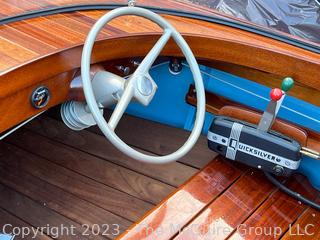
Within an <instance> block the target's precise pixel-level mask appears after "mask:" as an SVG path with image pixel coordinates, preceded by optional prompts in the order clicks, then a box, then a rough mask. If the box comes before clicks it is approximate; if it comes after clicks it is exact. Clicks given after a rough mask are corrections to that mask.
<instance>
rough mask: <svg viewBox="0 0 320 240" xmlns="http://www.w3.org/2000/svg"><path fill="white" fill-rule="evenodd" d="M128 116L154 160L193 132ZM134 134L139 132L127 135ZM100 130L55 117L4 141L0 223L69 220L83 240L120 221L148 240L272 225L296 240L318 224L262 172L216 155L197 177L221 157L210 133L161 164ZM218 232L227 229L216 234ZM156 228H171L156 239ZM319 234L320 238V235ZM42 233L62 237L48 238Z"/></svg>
mask: <svg viewBox="0 0 320 240" xmlns="http://www.w3.org/2000/svg"><path fill="white" fill-rule="evenodd" d="M125 120H126V121H122V122H121V123H120V125H119V134H120V135H122V134H124V135H126V136H127V137H126V141H128V142H129V143H131V144H133V146H134V147H137V148H139V149H140V150H141V148H143V149H144V151H150V152H152V153H153V154H165V153H168V152H170V151H173V150H175V148H176V147H178V145H180V144H181V143H182V142H183V140H184V137H186V136H187V135H188V133H187V132H184V131H182V130H178V129H174V128H171V127H166V126H163V125H160V124H156V123H152V122H149V121H146V120H141V119H137V118H133V117H129V116H127V117H126V119H125ZM128 128H130V129H132V131H133V132H134V131H136V132H135V133H136V134H133V135H131V134H130V136H129V135H128V134H126V133H127V129H128ZM135 128H137V129H135ZM96 132H97V131H96V130H95V129H91V130H90V131H87V130H85V131H82V132H80V133H78V132H74V131H72V130H69V129H67V128H66V127H65V126H64V125H63V124H62V123H61V122H59V121H57V120H56V119H54V118H51V117H48V116H42V117H40V118H38V119H36V120H34V121H32V122H31V123H30V124H28V125H27V126H26V127H25V128H23V129H21V130H19V131H18V132H16V133H14V134H13V135H11V136H9V137H8V138H7V139H6V140H5V142H1V144H0V150H1V151H0V192H1V198H0V199H1V200H0V216H3V218H1V220H0V223H1V224H4V223H8V222H10V223H12V224H13V225H14V226H21V225H25V226H34V227H37V226H41V225H42V224H43V223H48V224H50V225H51V226H57V225H60V224H65V225H66V226H75V227H76V229H77V231H76V234H78V236H80V234H81V233H82V231H83V228H82V227H81V225H82V224H88V225H89V226H90V227H91V228H93V227H94V224H99V225H103V224H111V223H116V224H119V230H120V232H121V233H127V234H125V235H123V236H122V238H123V239H139V240H140V239H170V238H176V239H213V238H212V237H214V239H225V238H227V237H231V238H232V239H234V238H237V239H239V238H240V239H242V238H244V239H251V238H253V237H254V236H253V235H252V234H249V235H248V234H247V235H246V234H243V233H244V231H245V230H243V229H240V228H238V227H239V226H242V227H243V226H248V227H249V226H252V227H254V226H267V227H269V226H270V225H271V224H272V226H275V227H279V229H281V231H283V235H284V236H285V237H286V239H287V237H288V235H289V234H290V233H289V229H290V228H289V224H292V229H293V230H294V229H297V228H301V229H302V230H303V229H304V228H303V226H305V225H307V224H309V223H310V224H312V223H314V224H316V223H317V222H318V220H317V217H318V214H319V213H318V212H317V211H315V210H313V209H310V208H307V207H306V206H304V205H301V204H299V203H298V202H297V201H296V200H293V199H292V198H290V197H288V196H287V195H286V194H284V193H282V192H280V191H278V190H277V189H275V187H274V186H272V185H271V184H270V183H269V182H268V181H267V180H266V179H265V177H264V176H263V175H262V174H261V172H258V171H256V170H255V171H252V170H250V169H246V168H244V167H243V166H240V165H234V164H233V163H232V162H230V161H227V160H224V159H221V158H217V159H216V160H214V161H212V162H211V163H210V164H209V165H207V166H206V167H205V168H204V170H202V171H200V172H199V173H197V172H198V168H202V167H204V165H206V164H207V162H208V161H209V160H210V158H211V159H212V158H214V157H215V156H216V155H215V154H214V153H213V152H211V151H210V150H208V149H207V146H206V139H205V137H203V138H201V139H200V141H199V143H198V145H197V146H196V148H195V149H194V151H193V152H191V153H190V154H189V155H188V156H186V157H185V158H183V159H181V161H179V162H176V163H172V164H168V165H164V166H159V167H158V166H153V165H148V164H141V163H137V162H135V161H133V160H132V159H130V158H127V157H125V156H123V155H122V154H121V153H119V152H118V151H117V150H116V149H114V148H112V147H111V145H110V144H109V143H108V142H107V140H106V139H105V138H104V137H103V136H101V135H100V134H97V133H96ZM146 139H147V142H149V143H148V144H145V143H147V142H146ZM142 151H143V150H142ZM200 158H202V159H207V160H206V162H205V161H203V160H202V161H201V159H200ZM135 164H137V165H136V166H135ZM193 174H196V175H195V176H194V177H192V178H191V179H190V180H188V179H189V178H190V177H191V176H192V175H193ZM182 183H184V184H183V185H182V186H181V187H179V188H177V186H180V185H181V184H182ZM288 184H289V186H290V187H292V188H293V189H294V190H297V191H299V192H300V193H301V194H303V195H305V196H307V197H309V198H314V197H316V196H317V195H318V193H317V192H316V191H314V190H313V189H312V188H311V186H310V185H309V184H308V182H307V181H306V179H305V178H302V177H298V178H297V180H295V179H291V180H290V181H289V183H288ZM168 195H169V197H166V196H168ZM163 199H164V200H163ZM161 200H162V201H161ZM160 201H161V203H160V204H159V205H158V206H157V207H156V208H154V205H155V204H158V203H159V202H160ZM153 208H154V209H153ZM152 209H153V210H152ZM149 210H151V211H150V212H149V213H147V214H146V215H145V217H144V218H143V219H142V220H140V221H138V220H139V218H140V217H141V216H142V215H144V214H145V213H146V212H147V211H149ZM135 222H136V223H140V224H141V223H143V224H144V225H142V227H141V225H136V224H134V223H135ZM170 223H173V224H172V225H170ZM298 223H301V224H298ZM132 224H134V225H132ZM244 224H245V225H244ZM130 225H131V227H130V228H129V230H128V231H126V230H127V229H128V227H129V226H130ZM139 226H140V228H139ZM146 226H148V228H146ZM217 227H223V229H222V230H223V231H222V230H221V231H220V232H214V234H213V233H212V232H209V230H210V229H211V230H212V229H215V228H217ZM137 229H138V230H137ZM155 229H158V230H162V231H159V232H157V238H154V237H155V235H154V234H155ZM190 229H194V230H195V231H196V233H197V234H198V235H196V234H195V233H193V232H192V233H191V232H190V231H191V230H190ZM130 230H131V231H130ZM313 230H314V229H313ZM146 231H147V232H146ZM151 233H153V235H150V234H151ZM212 234H213V235H212ZM314 234H319V233H318V230H317V229H316V231H314ZM146 235H147V236H146ZM281 236H282V235H281ZM281 236H280V235H279V236H277V238H279V237H281ZM314 236H317V235H314ZM39 237H41V238H40V239H49V238H50V237H54V236H53V235H50V233H47V232H45V235H43V236H39ZM89 237H90V236H89ZM115 237H117V236H113V235H108V236H102V235H99V236H91V239H92V238H93V239H99V238H101V239H103V238H104V239H105V238H107V239H113V238H115ZM309 238H310V239H316V238H315V237H313V238H312V236H309ZM16 239H19V237H17V238H16ZM58 239H75V237H74V236H72V237H66V236H64V237H60V238H58ZM83 239H86V238H83ZM120 239H121V238H120ZM265 239H269V238H268V237H265ZM297 239H299V238H297Z"/></svg>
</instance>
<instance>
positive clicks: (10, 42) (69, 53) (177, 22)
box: [0, 0, 320, 131]
mask: <svg viewBox="0 0 320 240" xmlns="http://www.w3.org/2000/svg"><path fill="white" fill-rule="evenodd" d="M65 2H66V3H70V1H65ZM84 2H85V1H84ZM97 2H99V1H97ZM100 2H101V1H100ZM115 2H119V1H115ZM120 2H121V1H120ZM20 3H21V6H24V7H25V8H26V9H27V10H30V9H37V8H41V7H42V6H50V4H53V5H54V2H51V1H36V2H35V1H33V2H32V3H30V2H29V1H25V0H23V1H19V6H15V5H14V1H6V3H5V4H4V5H3V6H4V7H3V8H2V9H1V12H0V14H2V15H1V16H7V15H12V14H16V13H20V12H23V9H21V8H23V7H21V6H20ZM49 3H50V4H49ZM61 3H62V4H63V1H62V2H61ZM150 4H151V3H150ZM167 4H168V5H170V6H171V7H172V6H173V5H172V4H174V3H173V1H168V2H167ZM175 4H178V5H176V6H177V7H178V6H181V3H176V2H175ZM179 4H180V5H179ZM164 6H165V5H164ZM190 6H191V5H190ZM190 6H189V10H192V8H194V6H193V7H192V6H191V7H190ZM201 11H202V10H201ZM203 11H208V10H203ZM106 12H107V11H81V12H73V13H68V14H57V15H52V16H47V17H40V18H35V19H29V20H25V21H20V22H15V23H11V24H5V25H1V26H0V101H1V104H2V105H1V106H6V103H7V102H13V101H12V99H16V98H17V97H19V98H21V96H25V97H24V98H23V100H22V99H20V100H19V101H18V100H15V101H14V102H15V103H18V102H19V104H17V105H15V107H12V109H13V110H16V111H17V109H21V108H22V106H27V107H25V108H24V109H23V111H20V110H19V112H15V113H14V112H13V113H10V114H9V113H8V109H6V108H4V109H0V112H1V113H6V115H2V117H1V124H3V123H5V124H3V126H1V127H0V131H3V130H4V129H7V127H8V126H10V124H8V122H9V121H10V116H11V115H19V116H20V117H19V118H17V119H16V120H15V121H12V124H11V126H12V125H14V124H15V123H17V121H21V120H22V119H25V118H26V117H27V116H31V115H34V114H35V113H36V112H37V111H36V110H33V109H31V108H30V106H29V105H27V104H28V103H29V102H28V101H27V100H28V98H27V97H26V96H28V95H30V94H31V90H32V89H33V88H34V87H35V86H37V85H39V84H41V82H44V81H46V82H48V84H49V82H50V84H51V85H50V84H49V85H50V86H56V85H55V84H56V83H54V82H52V81H56V79H57V78H56V77H57V76H59V75H60V74H63V73H67V72H72V71H74V70H75V69H78V68H79V67H80V62H81V52H82V46H83V43H84V40H85V38H86V35H87V33H88V31H89V30H90V28H91V27H92V25H93V24H94V23H95V22H96V21H97V20H98V19H99V18H100V17H101V16H102V15H103V14H105V13H106ZM163 17H164V18H166V20H168V21H169V22H170V23H171V24H172V25H173V26H175V27H176V28H177V30H178V31H180V32H181V33H182V34H183V36H184V37H185V39H186V41H187V42H188V44H189V45H190V47H191V49H192V51H193V53H194V54H195V56H196V57H197V58H198V59H205V60H209V61H212V60H218V61H223V62H228V63H232V64H238V65H242V66H246V67H250V68H254V69H258V70H261V71H264V72H269V73H273V74H277V75H280V76H288V75H289V76H292V77H294V78H295V80H296V81H298V82H299V83H300V84H301V85H305V86H308V87H309V88H313V89H315V90H318V89H319V88H320V82H319V80H318V77H317V76H318V70H319V66H320V58H319V54H316V53H312V52H309V51H307V50H303V49H300V48H297V47H294V46H291V45H288V44H285V43H282V42H278V41H275V40H272V39H269V38H266V37H263V36H259V35H257V34H253V33H249V32H245V31H242V30H239V29H235V28H231V27H226V26H222V25H218V24H213V23H208V22H204V21H200V20H194V19H189V18H183V17H175V16H169V15H163ZM160 34H161V30H160V29H159V27H157V26H155V24H153V23H151V22H149V21H147V20H144V19H142V18H139V17H132V16H128V17H121V18H119V19H116V20H113V21H112V22H111V23H110V24H109V25H108V26H106V27H105V28H104V29H103V31H102V32H101V34H100V35H99V37H98V41H97V42H96V45H95V48H94V50H93V56H92V63H98V62H102V61H106V60H114V59H121V58H130V57H136V56H144V55H146V53H147V52H148V51H149V50H150V49H151V48H152V46H153V45H154V43H155V42H156V41H157V39H158V38H159V36H160ZM132 46H136V47H132ZM161 55H163V56H181V52H180V50H179V49H178V48H177V47H176V45H175V43H174V42H173V41H169V43H168V44H167V46H166V47H165V48H164V50H163V51H162V53H161ZM67 78H68V77H67ZM67 78H65V82H64V83H63V86H69V82H70V80H71V79H70V78H68V79H67ZM61 81H62V80H61ZM50 90H51V92H52V97H53V98H52V99H56V100H55V102H53V101H52V100H51V101H50V104H51V105H50V106H52V105H54V104H59V103H61V102H63V101H65V100H66V98H65V97H61V96H62V95H61V93H59V91H62V92H65V91H66V92H67V91H68V89H63V90H62V89H61V88H60V87H59V88H51V89H50ZM22 92H24V95H23V94H22ZM66 96H67V95H66ZM20 103H23V104H22V105H20ZM12 106H13V105H12ZM23 116H24V117H23Z"/></svg>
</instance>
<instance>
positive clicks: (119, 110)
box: [108, 83, 134, 131]
mask: <svg viewBox="0 0 320 240" xmlns="http://www.w3.org/2000/svg"><path fill="white" fill-rule="evenodd" d="M133 96H134V87H133V85H132V84H130V83H129V84H128V86H127V87H126V89H125V90H124V92H123V94H122V96H121V98H120V100H119V102H118V104H117V105H116V107H115V109H114V111H113V113H112V115H111V117H110V119H109V122H108V124H109V127H110V128H111V130H113V131H114V130H115V128H116V127H117V125H118V123H119V121H120V119H121V117H122V115H123V113H124V112H125V110H126V109H127V107H128V105H129V103H130V102H131V99H132V97H133Z"/></svg>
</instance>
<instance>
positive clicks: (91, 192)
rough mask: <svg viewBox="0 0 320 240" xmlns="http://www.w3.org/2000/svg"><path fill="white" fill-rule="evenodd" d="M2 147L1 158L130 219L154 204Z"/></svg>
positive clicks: (5, 145)
mask: <svg viewBox="0 0 320 240" xmlns="http://www.w3.org/2000/svg"><path fill="white" fill-rule="evenodd" d="M0 147H1V159H4V160H1V161H7V162H8V163H10V166H13V167H15V168H17V169H23V170H24V171H25V172H26V173H29V174H31V175H33V176H35V177H37V178H39V179H41V180H42V181H45V182H48V183H49V184H51V185H54V186H56V187H58V188H60V189H63V190H64V191H66V192H69V193H71V194H73V195H75V196H77V197H78V198H80V199H84V200H86V201H88V202H90V203H91V204H94V205H96V206H98V207H101V208H103V209H105V210H107V211H109V212H112V213H113V214H116V215H118V216H121V217H123V218H126V219H128V220H130V221H137V220H138V218H140V217H141V216H142V215H143V214H144V213H145V211H148V210H150V209H151V208H152V206H153V205H152V204H149V203H146V202H144V201H142V200H139V199H137V198H134V197H132V196H130V195H128V194H125V193H123V192H121V191H119V190H116V189H114V188H110V187H108V186H106V185H104V184H101V183H98V182H96V181H94V180H92V179H90V178H87V177H85V176H82V175H80V174H77V173H75V172H74V171H72V170H68V169H66V168H63V167H60V166H58V165H56V164H54V163H51V162H49V161H48V160H46V159H43V158H40V157H38V156H36V155H33V154H30V153H28V152H26V151H23V150H22V149H19V148H17V147H15V146H13V145H9V144H4V143H2V144H0Z"/></svg>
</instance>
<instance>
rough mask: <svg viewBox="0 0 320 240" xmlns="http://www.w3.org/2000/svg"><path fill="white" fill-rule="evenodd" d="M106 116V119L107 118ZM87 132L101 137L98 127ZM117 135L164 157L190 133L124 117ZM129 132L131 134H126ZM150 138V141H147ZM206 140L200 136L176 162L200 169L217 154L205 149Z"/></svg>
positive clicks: (176, 147)
mask: <svg viewBox="0 0 320 240" xmlns="http://www.w3.org/2000/svg"><path fill="white" fill-rule="evenodd" d="M108 116H109V115H108V114H107V115H106V118H108ZM88 130H89V131H92V132H94V133H97V134H99V135H103V134H102V133H101V131H100V129H99V128H98V127H93V128H89V129H88ZM116 132H117V134H118V135H119V136H120V137H121V139H123V140H124V141H125V142H126V143H128V144H130V145H132V146H135V147H138V148H140V149H144V150H146V151H149V152H153V153H155V154H157V155H165V154H169V153H172V152H174V151H176V150H177V149H178V148H179V147H181V146H182V144H183V143H184V142H185V141H186V140H187V138H188V136H189V134H190V132H188V131H185V130H182V129H179V128H174V127H170V126H167V125H164V124H161V123H157V122H153V121H149V120H145V119H142V118H137V117H133V116H130V115H125V117H124V118H123V120H121V121H120V122H119V124H118V127H117V129H116ZM128 132H130V133H131V134H128ZM150 138H152V141H150V140H149V139H150ZM207 141H208V140H207V138H206V137H205V136H200V138H199V140H198V142H197V144H196V145H195V146H194V147H193V148H192V149H191V151H190V152H189V153H188V154H187V155H186V156H185V157H182V158H181V159H179V160H178V162H181V163H183V164H187V165H189V166H192V167H195V168H198V169H201V168H203V167H204V166H206V165H207V164H208V163H209V161H210V160H211V159H212V158H214V157H216V156H217V154H216V153H215V152H213V151H211V150H210V149H209V148H208V147H207Z"/></svg>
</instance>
